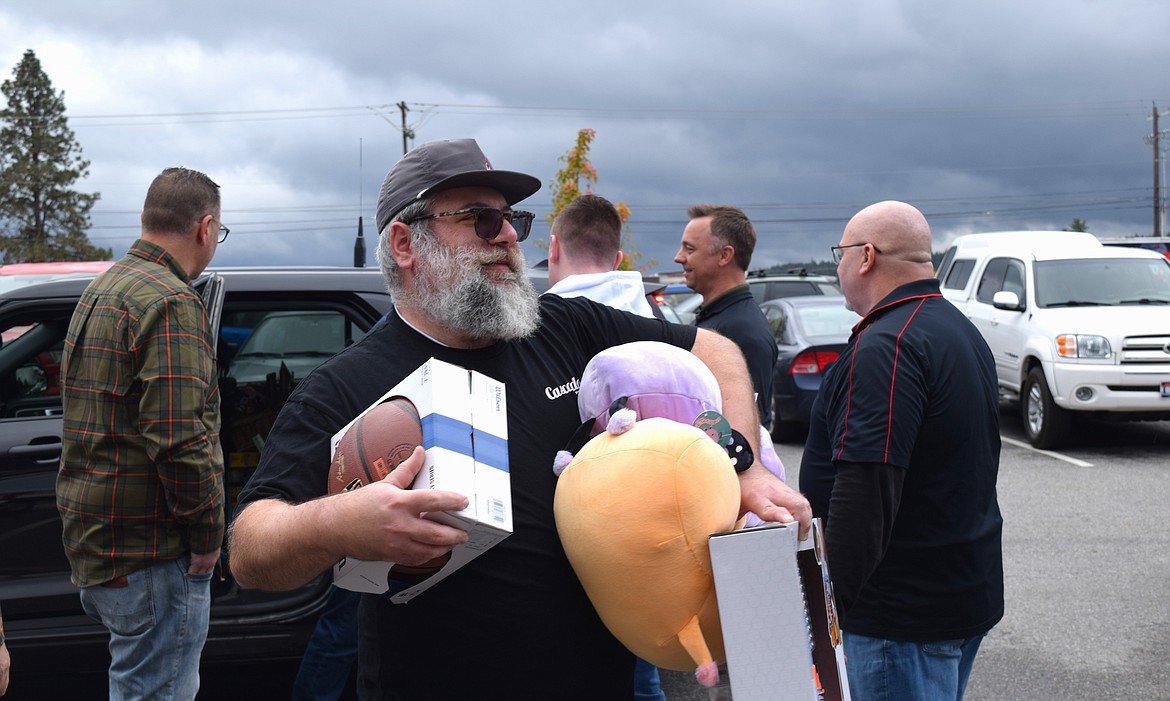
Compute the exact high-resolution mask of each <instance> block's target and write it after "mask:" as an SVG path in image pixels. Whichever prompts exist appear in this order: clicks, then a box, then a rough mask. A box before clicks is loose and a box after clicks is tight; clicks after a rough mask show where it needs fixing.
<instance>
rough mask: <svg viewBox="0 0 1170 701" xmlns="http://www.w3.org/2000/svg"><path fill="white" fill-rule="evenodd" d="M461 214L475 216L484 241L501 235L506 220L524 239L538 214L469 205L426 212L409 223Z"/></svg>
mask: <svg viewBox="0 0 1170 701" xmlns="http://www.w3.org/2000/svg"><path fill="white" fill-rule="evenodd" d="M460 214H470V215H471V216H473V217H475V235H476V236H478V237H480V238H481V239H483V240H484V241H491V240H492V239H494V238H495V237H497V236H499V235H500V230H501V229H503V228H504V222H505V221H509V222H511V223H512V228H513V229H515V230H516V240H517V241H523V240H524V239H526V238H528V234H529V232H531V231H532V220H533V219H535V218H536V215H535V214H533V213H532V212H522V211H520V210H509V211H507V212H503V211H500V210H498V209H496V208H495V207H468V208H466V209H456V210H452V211H450V212H439V213H438V214H424V215H422V216H421V217H415V218H414V219H411V220H410V221H408V222H406V223H407V224H413V223H415V222H416V221H421V220H423V219H434V218H436V217H455V216H459V215H460Z"/></svg>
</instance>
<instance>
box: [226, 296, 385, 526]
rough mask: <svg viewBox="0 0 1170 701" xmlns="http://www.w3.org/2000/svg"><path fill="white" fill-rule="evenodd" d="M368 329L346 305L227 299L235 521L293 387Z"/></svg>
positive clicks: (229, 475) (229, 479) (229, 472)
mask: <svg viewBox="0 0 1170 701" xmlns="http://www.w3.org/2000/svg"><path fill="white" fill-rule="evenodd" d="M370 326H371V324H370V323H369V322H368V321H367V320H366V318H365V317H363V316H359V315H357V314H356V313H355V311H354V310H353V309H351V308H350V307H348V306H347V305H341V304H333V305H329V304H328V303H316V304H312V303H310V304H300V305H297V304H295V303H293V304H289V303H277V302H273V301H270V300H266V301H263V302H240V301H236V300H233V299H232V298H231V297H230V295H229V297H228V299H227V300H226V301H225V303H224V311H223V315H222V317H221V321H220V340H219V348H218V356H219V358H218V360H219V366H220V371H219V372H220V379H219V389H220V395H221V411H222V415H223V416H222V427H221V430H220V440H221V441H222V443H223V450H224V456H225V457H227V458H229V462H228V465H227V469H226V471H225V482H226V487H227V490H228V512H229V517H230V516H231V515H234V511H235V506H236V498H237V496H238V495H239V493H240V490H241V489H242V488H243V486H244V484H245V483H246V482H247V481H248V477H250V476H251V474H252V472H253V471H254V469H255V467H256V465H257V464H259V461H260V451H261V449H262V448H263V447H264V441H265V440H266V439H267V438H268V432H269V431H270V430H271V429H272V424H273V423H274V422H275V421H276V415H277V414H278V413H279V412H280V408H281V407H282V406H283V405H284V402H285V400H286V399H288V396H289V394H291V393H292V390H293V388H294V387H295V386H296V384H297V383H298V382H299V381H301V380H303V379H304V378H305V377H306V376H308V374H309V373H310V372H312V371H313V370H314V369H315V368H316V367H317V366H318V365H320V364H321V363H323V362H325V361H326V360H328V359H329V358H331V357H332V356H334V355H335V354H337V353H338V352H340V351H341V350H343V349H344V348H346V347H347V346H349V345H351V344H353V343H356V342H357V341H358V340H360V339H361V338H362V337H364V336H365V335H366V332H367V331H368V330H369V328H370Z"/></svg>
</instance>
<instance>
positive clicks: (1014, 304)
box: [991, 290, 1024, 312]
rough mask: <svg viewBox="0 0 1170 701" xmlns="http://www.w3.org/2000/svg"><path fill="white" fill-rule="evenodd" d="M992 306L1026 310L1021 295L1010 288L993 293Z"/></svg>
mask: <svg viewBox="0 0 1170 701" xmlns="http://www.w3.org/2000/svg"><path fill="white" fill-rule="evenodd" d="M991 306H993V307H995V308H996V309H1006V310H1008V311H1012V312H1020V311H1023V310H1024V305H1023V304H1021V303H1020V296H1019V295H1017V294H1016V293H1015V292H1010V291H1008V290H1000V291H999V292H996V293H995V294H994V295H992V296H991Z"/></svg>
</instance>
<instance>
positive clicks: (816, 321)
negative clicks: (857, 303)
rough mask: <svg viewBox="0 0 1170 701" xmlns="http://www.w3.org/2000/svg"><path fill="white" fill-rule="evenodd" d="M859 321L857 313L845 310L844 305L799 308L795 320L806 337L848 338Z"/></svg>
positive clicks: (819, 305)
mask: <svg viewBox="0 0 1170 701" xmlns="http://www.w3.org/2000/svg"><path fill="white" fill-rule="evenodd" d="M859 320H860V317H858V316H857V313H856V312H853V311H851V310H849V309H847V308H846V307H845V305H844V304H818V305H816V306H812V307H800V308H798V309H797V313H796V319H795V321H796V323H797V324H798V325H799V326H800V329H801V331H803V332H804V335H805V336H806V337H812V336H848V335H849V334H851V333H852V332H853V326H854V325H855V324H856V323H857V322H858V321H859Z"/></svg>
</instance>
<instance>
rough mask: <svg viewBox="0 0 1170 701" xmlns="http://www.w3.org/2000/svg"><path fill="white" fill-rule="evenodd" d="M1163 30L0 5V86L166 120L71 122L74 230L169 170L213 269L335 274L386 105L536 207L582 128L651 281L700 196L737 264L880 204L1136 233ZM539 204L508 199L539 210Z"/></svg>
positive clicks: (992, 17)
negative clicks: (227, 228)
mask: <svg viewBox="0 0 1170 701" xmlns="http://www.w3.org/2000/svg"><path fill="white" fill-rule="evenodd" d="M1168 26H1170V6H1168V5H1166V3H1164V2H1161V1H1155V0H1151V1H1150V2H1138V1H1128V2H1127V1H1121V2H1108V3H1106V2H1095V1H1081V2H1056V1H1055V0H1045V1H1043V2H1039V1H1038V2H1031V3H1018V2H1004V1H1000V0H994V1H990V2H968V1H962V2H955V3H937V2H925V1H923V2H909V1H906V2H895V1H893V0H888V1H884V2H866V3H852V4H849V5H842V4H839V3H836V4H835V3H810V2H756V3H749V2H727V3H720V4H719V5H718V6H717V7H716V6H715V5H714V4H709V3H687V2H683V3H678V2H674V3H663V2H660V3H630V2H612V1H609V0H602V1H599V2H594V3H590V4H588V5H579V4H577V5H563V4H561V3H538V2H495V3H465V2H430V3H425V4H415V5H407V4H405V3H383V2H372V1H371V2H361V3H334V4H331V5H328V6H321V7H320V8H315V9H311V10H306V11H293V10H287V9H285V10H280V9H277V8H275V7H274V6H272V5H271V4H270V3H259V2H254V1H250V0H241V1H238V2H233V3H222V2H209V3H201V4H199V5H180V6H173V7H172V6H170V5H168V4H165V3H146V2H133V3H116V4H95V3H83V2H73V1H65V2H62V1H60V0H58V1H55V2H53V3H34V2H26V1H24V0H19V1H18V2H16V3H14V4H13V3H6V4H5V5H4V6H0V46H4V47H6V48H5V49H3V50H0V71H7V70H10V67H11V66H14V65H15V64H16V62H17V61H18V60H19V58H20V54H21V53H22V52H23V50H24V48H32V49H34V50H36V51H37V53H38V56H39V57H40V58H41V59H42V62H43V63H44V64H45V67H46V70H47V71H48V72H49V75H50V78H51V79H52V80H53V81H54V85H55V86H56V87H58V88H63V89H65V90H66V104H67V106H68V108H69V114H70V115H78V116H81V115H126V114H143V115H162V114H177V115H182V116H180V117H173V118H162V117H157V116H156V117H151V118H143V119H137V120H133V119H127V118H111V119H107V120H104V121H105V126H99V124H101V122H100V121H98V120H84V119H73V120H72V121H71V124H72V125H73V126H74V128H75V130H76V131H77V134H78V138H79V140H80V141H81V143H82V146H83V148H84V149H85V155H86V157H87V158H89V159H90V160H91V161H93V166H92V168H91V171H92V173H91V178H90V179H89V181H87V183H86V184H85V187H86V189H90V190H96V191H101V192H102V193H103V197H102V201H101V202H100V203H99V205H98V207H97V208H96V209H95V213H94V223H95V227H96V226H98V225H105V226H109V227H111V228H108V229H101V230H97V231H95V233H102V234H103V235H106V234H109V232H117V235H118V236H121V237H122V238H121V239H118V240H119V241H120V243H121V246H122V248H123V249H124V247H125V245H128V243H129V241H130V239H131V238H132V236H133V233H134V231H133V227H134V226H135V225H136V216H137V209H138V207H139V206H140V203H141V196H142V192H143V191H144V189H145V184H146V183H148V182H149V179H150V177H152V176H153V174H154V173H156V172H157V171H158V170H160V169H161V168H162V167H165V166H167V165H172V164H175V163H179V162H182V163H184V164H186V165H191V166H192V167H202V168H205V169H206V170H207V171H208V172H209V173H211V174H212V175H213V177H216V178H217V179H218V180H219V181H220V182H221V184H223V186H224V198H225V213H224V214H225V218H230V219H231V220H232V228H233V234H232V237H233V238H232V240H231V245H230V246H225V247H224V248H222V249H221V251H220V253H219V256H218V257H217V262H219V263H224V264H231V263H262V262H273V263H276V262H280V263H290V262H296V263H330V264H340V265H345V264H348V263H349V262H350V257H351V253H350V251H351V247H352V240H353V233H354V229H355V226H356V219H357V216H358V215H359V214H364V215H365V217H366V235H367V237H370V236H372V235H373V232H372V231H371V229H372V222H371V221H370V220H371V218H372V217H371V213H372V211H373V203H374V198H375V195H376V192H377V187H378V184H379V183H380V181H381V178H382V176H383V175H384V174H385V172H386V170H387V169H388V168H389V166H390V165H391V164H392V163H393V161H394V159H396V158H397V157H398V156H399V155H400V154H401V151H402V139H401V134H400V133H399V132H398V131H397V130H396V126H397V125H398V123H399V120H400V113H399V110H398V109H397V107H395V106H394V105H395V104H396V103H398V102H400V101H405V102H406V103H408V106H409V107H410V111H409V112H408V113H407V120H408V123H409V124H410V125H411V126H412V127H413V128H414V130H415V132H416V134H417V141H419V142H421V141H424V140H429V139H438V138H450V137H458V136H474V137H475V138H477V139H479V141H480V142H481V145H482V146H483V147H484V149H485V151H486V152H487V153H488V155H489V157H491V159H492V161H493V162H494V164H495V165H496V167H499V168H508V169H516V170H525V171H528V172H531V173H533V174H534V175H536V176H537V177H539V178H540V179H541V180H542V182H544V183H546V186H547V183H548V182H549V180H551V178H552V177H553V175H554V173H555V172H556V169H557V168H558V166H559V164H558V163H557V160H556V159H557V157H558V156H560V155H561V154H563V153H564V152H565V150H566V149H568V148H569V146H570V145H571V144H572V143H573V140H574V138H575V135H576V132H577V130H578V129H580V128H583V127H590V128H593V129H596V130H597V138H596V141H595V142H594V145H593V150H592V153H591V156H592V160H593V163H594V165H595V166H596V167H597V168H598V171H599V172H600V181H599V183H598V185H597V188H596V189H597V191H598V192H599V193H601V194H603V195H606V196H607V197H609V198H611V199H614V200H623V201H625V202H626V203H628V204H629V205H630V206H631V208H632V210H633V219H632V222H631V225H632V227H633V231H634V236H635V241H636V243H637V245H638V248H639V250H640V251H641V252H642V253H643V255H644V256H645V257H646V258H650V257H653V258H656V259H657V261H658V265H657V266H656V267H657V269H662V270H669V269H672V268H673V264H672V263H671V262H670V259H671V258H672V257H673V255H674V252H675V249H676V246H677V241H678V237H679V234H680V233H681V230H682V227H683V225H684V224H685V220H686V214H685V210H686V206H687V205H689V204H693V203H696V202H700V201H704V202H722V203H729V204H736V205H740V206H743V207H744V208H745V209H746V210H747V211H748V213H749V215H750V216H751V217H752V218H753V220H754V221H756V223H757V228H758V229H759V232H760V243H759V246H758V248H757V253H756V257H755V261H754V263H755V264H756V265H767V264H774V263H781V262H790V261H801V260H806V259H809V258H812V257H817V258H824V257H827V255H828V251H827V247H828V246H829V245H831V244H833V243H835V242H836V241H837V238H838V236H839V235H840V230H841V228H842V227H843V225H844V223H845V221H846V220H847V219H848V218H849V216H850V215H852V214H853V212H855V211H856V210H858V209H860V208H861V207H863V206H865V205H867V204H869V203H871V202H874V201H878V200H881V199H889V198H895V199H903V200H906V201H909V202H911V203H914V204H916V205H917V206H919V207H920V208H921V209H922V210H923V211H924V212H926V213H927V215H928V217H929V218H930V220H931V223H932V225H933V228H934V230H935V233H936V238H937V239H938V240H939V245H940V246H941V245H942V243H943V242H945V240H946V239H948V238H949V237H951V236H953V235H955V234H958V233H965V232H967V231H973V230H993V229H1006V228H1013V229H1014V228H1061V227H1064V226H1067V225H1068V224H1069V222H1071V220H1072V219H1073V218H1074V217H1077V218H1081V219H1085V220H1087V221H1088V223H1089V224H1090V227H1091V228H1092V229H1094V230H1095V231H1097V232H1099V233H1104V234H1110V235H1129V234H1138V233H1141V234H1147V233H1149V231H1150V228H1151V221H1152V182H1151V180H1152V178H1151V170H1152V169H1151V163H1152V151H1151V148H1150V146H1149V145H1147V144H1146V143H1145V142H1144V141H1143V137H1144V136H1146V135H1147V134H1149V133H1150V129H1151V125H1150V123H1149V116H1150V110H1151V103H1152V102H1153V101H1155V100H1157V101H1158V102H1159V103H1162V107H1163V108H1166V107H1168V106H1170V94H1168V91H1167V87H1168V85H1167V82H1166V79H1165V77H1164V75H1165V72H1164V70H1162V69H1160V68H1159V66H1160V65H1161V64H1162V60H1161V56H1160V53H1159V49H1158V47H1159V46H1160V43H1161V40H1162V35H1163V34H1164V32H1165V28H1166V27H1168ZM159 64H162V65H163V68H162V69H158V68H157V65H159ZM152 66H156V68H155V70H152ZM6 75H7V74H6ZM326 108H328V109H326ZM338 108H353V109H345V110H342V109H338ZM196 113H205V116H202V117H200V116H196ZM1163 126H1170V118H1168V119H1167V122H1165V123H1164V124H1163ZM549 200H550V195H549V193H548V191H547V187H546V188H545V189H544V190H542V191H541V192H540V193H538V194H537V195H536V196H534V197H533V198H532V199H531V201H530V202H529V203H527V204H528V206H529V208H531V209H533V210H535V211H536V212H537V213H538V215H540V216H543V214H544V213H546V212H547V211H548V207H549ZM237 232H238V233H239V236H237ZM546 236H547V227H546V226H544V225H543V224H541V223H540V220H539V219H538V225H537V229H536V231H535V233H534V238H536V237H546ZM105 245H111V244H110V243H109V242H108V241H107V242H106V243H105ZM371 248H372V246H371ZM528 253H529V257H530V258H533V259H536V258H539V257H541V255H542V253H541V251H539V250H537V249H535V248H532V247H529V248H528ZM371 261H372V256H371Z"/></svg>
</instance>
